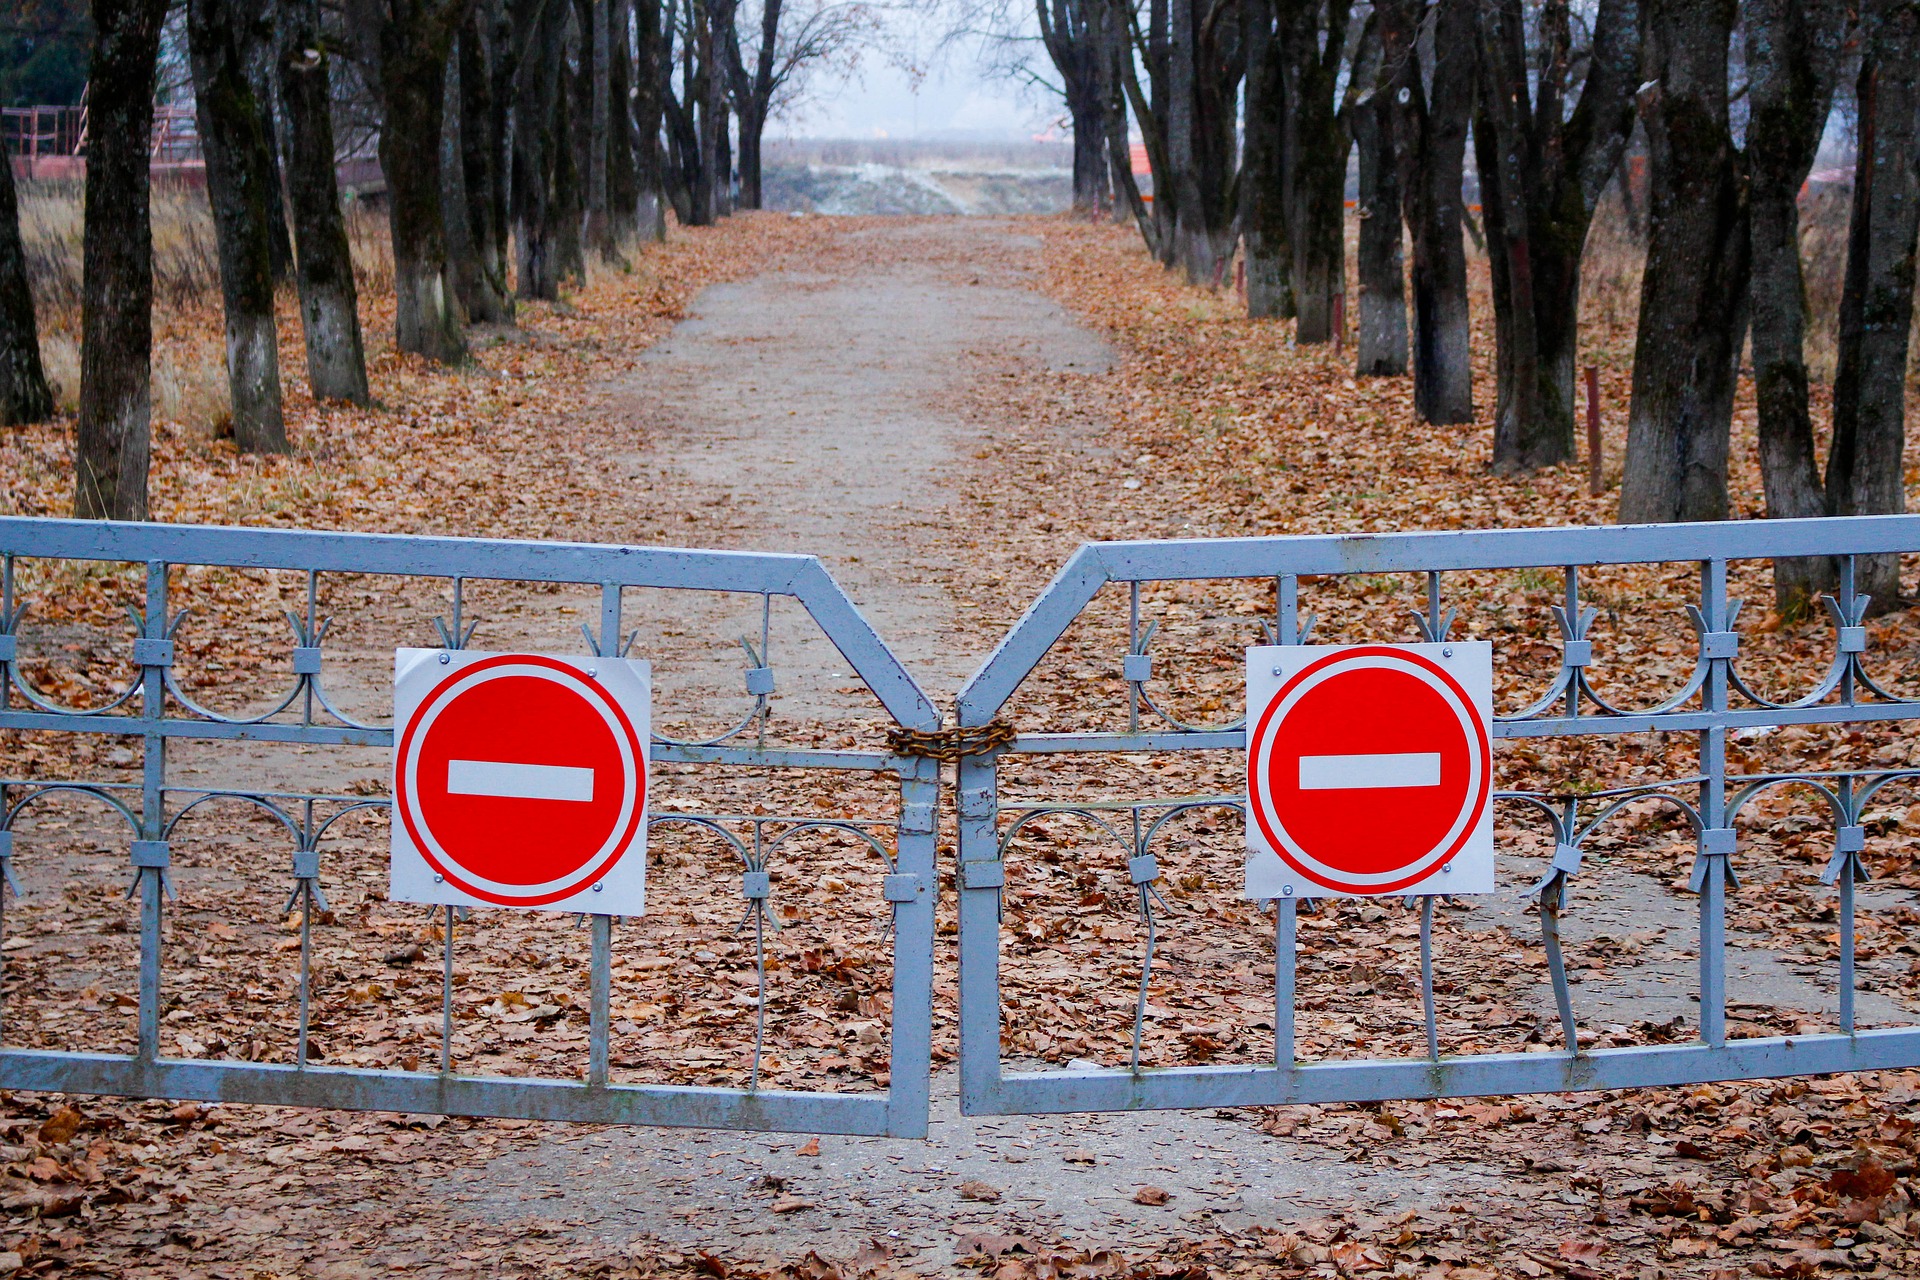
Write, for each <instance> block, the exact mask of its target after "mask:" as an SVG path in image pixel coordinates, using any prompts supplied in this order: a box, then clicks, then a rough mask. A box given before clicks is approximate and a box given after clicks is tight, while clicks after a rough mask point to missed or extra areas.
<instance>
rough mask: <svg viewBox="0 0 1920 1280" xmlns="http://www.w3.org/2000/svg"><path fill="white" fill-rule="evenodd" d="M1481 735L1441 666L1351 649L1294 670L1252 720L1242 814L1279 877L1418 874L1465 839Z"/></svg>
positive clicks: (1476, 791) (1471, 822)
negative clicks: (1276, 864)
mask: <svg viewBox="0 0 1920 1280" xmlns="http://www.w3.org/2000/svg"><path fill="white" fill-rule="evenodd" d="M1492 766H1493V756H1492V749H1491V745H1490V743H1489V740H1488V734H1487V726H1486V723H1485V721H1484V719H1483V718H1482V716H1481V714H1480V712H1479V711H1478V710H1477V709H1476V707H1475V705H1474V701H1473V699H1472V698H1471V697H1469V696H1468V694H1467V692H1466V690H1464V689H1462V688H1461V687H1460V684H1459V682H1458V681H1457V680H1455V679H1454V678H1453V676H1452V675H1450V674H1449V673H1448V672H1447V671H1446V669H1445V668H1444V667H1442V666H1441V665H1440V664H1438V663H1436V662H1434V661H1432V660H1431V659H1429V658H1427V657H1425V656H1423V655H1422V654H1419V653H1416V652H1413V651H1411V650H1407V649H1401V648H1395V647H1392V646H1388V645H1360V646H1355V647H1353V648H1348V649H1342V650H1340V651H1338V652H1335V653H1329V654H1327V655H1326V656H1324V657H1321V658H1318V659H1315V660H1314V661H1312V662H1310V663H1308V664H1307V665H1306V666H1305V667H1304V668H1302V669H1301V670H1300V671H1298V672H1295V673H1294V674H1293V676H1292V677H1291V678H1290V679H1288V680H1287V681H1286V682H1285V683H1283V684H1282V685H1281V687H1280V690H1279V692H1277V693H1276V694H1274V696H1273V698H1272V700H1271V701H1270V702H1268V703H1267V705H1266V706H1265V707H1264V708H1262V709H1261V710H1260V712H1259V716H1258V719H1257V720H1256V721H1255V722H1254V732H1253V737H1252V739H1251V740H1250V742H1249V750H1248V752H1247V796H1248V800H1249V808H1250V809H1251V810H1252V816H1253V820H1254V822H1255V824H1256V825H1257V826H1258V828H1259V831H1260V833H1261V834H1262V835H1263V836H1264V837H1265V838H1266V842H1267V844H1268V846H1269V847H1270V848H1271V849H1272V850H1273V851H1274V853H1276V854H1278V855H1279V857H1280V859H1281V860H1282V861H1283V862H1285V863H1286V864H1287V866H1288V867H1290V868H1292V870H1293V871H1295V872H1296V873H1298V874H1299V875H1301V876H1303V877H1305V878H1306V879H1307V880H1309V881H1311V882H1312V883H1314V884H1317V885H1320V886H1321V887H1323V888H1326V889H1331V890H1333V891H1335V892H1339V893H1356V894H1384V893H1393V892H1395V891H1396V890H1399V889H1404V888H1406V887H1407V886H1408V885H1411V884H1416V883H1418V882H1419V881H1421V880H1424V879H1426V878H1427V877H1428V876H1430V875H1432V874H1433V873H1435V872H1436V871H1438V870H1439V869H1440V868H1441V867H1443V866H1445V865H1446V864H1447V863H1448V862H1450V861H1452V859H1453V857H1454V855H1455V854H1457V853H1459V852H1460V851H1461V849H1462V848H1464V847H1465V846H1466V844H1467V842H1468V841H1469V840H1470V839H1471V838H1472V837H1473V834H1474V831H1475V830H1476V828H1477V827H1478V826H1479V824H1480V819H1481V816H1482V814H1484V813H1485V811H1486V807H1487V800H1488V797H1489V795H1490V793H1491V789H1492V785H1493V767H1492Z"/></svg>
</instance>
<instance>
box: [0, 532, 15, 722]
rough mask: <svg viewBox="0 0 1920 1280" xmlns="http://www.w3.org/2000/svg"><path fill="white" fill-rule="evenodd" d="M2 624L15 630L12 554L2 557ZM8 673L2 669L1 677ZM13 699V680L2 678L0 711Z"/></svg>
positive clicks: (8, 628)
mask: <svg viewBox="0 0 1920 1280" xmlns="http://www.w3.org/2000/svg"><path fill="white" fill-rule="evenodd" d="M0 625H4V626H5V627H6V629H7V630H8V632H12V630H13V556H12V555H11V554H9V555H7V556H6V557H5V558H4V559H0ZM14 660H15V661H16V662H17V661H19V655H18V654H15V656H14ZM6 674H7V673H6V672H5V671H0V677H4V676H5V675H6ZM12 699H13V681H12V680H10V679H5V678H0V711H5V710H6V709H7V708H8V707H9V706H11V705H12Z"/></svg>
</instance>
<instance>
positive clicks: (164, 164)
mask: <svg viewBox="0 0 1920 1280" xmlns="http://www.w3.org/2000/svg"><path fill="white" fill-rule="evenodd" d="M0 146H4V147H5V150H6V154H7V155H8V157H9V158H10V159H11V160H12V163H13V176H14V177H15V178H19V179H47V180H54V179H61V178H67V179H73V180H75V181H79V180H83V179H85V177H86V176H87V108H86V106H85V104H82V105H80V106H77V107H5V108H0ZM151 156H152V158H151V160H150V162H149V163H150V165H151V169H152V173H153V176H154V177H155V178H172V179H175V180H177V181H183V182H188V183H194V184H197V183H201V182H204V181H206V174H207V167H206V161H205V160H204V159H203V158H202V157H201V155H200V133H199V129H198V127H197V125H196V123H195V120H194V115H193V108H192V107H177V106H156V107H155V108H154V109H153V144H152V152H151Z"/></svg>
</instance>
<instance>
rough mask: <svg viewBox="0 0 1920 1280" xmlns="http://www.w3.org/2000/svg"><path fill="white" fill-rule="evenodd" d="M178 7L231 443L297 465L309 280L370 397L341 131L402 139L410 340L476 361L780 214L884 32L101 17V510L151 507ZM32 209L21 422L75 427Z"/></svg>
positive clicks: (21, 307)
mask: <svg viewBox="0 0 1920 1280" xmlns="http://www.w3.org/2000/svg"><path fill="white" fill-rule="evenodd" d="M170 12H171V20H172V21H173V22H174V24H175V26H176V27H178V28H181V29H183V32H184V45H185V51H186V60H187V62H188V63H189V68H188V70H189V71H190V79H191V84H192V87H193V94H194V101H195V112H196V117H197V124H198V130H199V134H200V140H201V149H202V153H203V155H204V157H205V161H206V181H207V193H208V197H209V201H210V204H211V206H212V210H213V216H214V225H215V232H216V242H217V245H218V252H219V260H220V278H221V286H222V289H221V293H222V302H223V309H224V314H225V324H226V338H227V344H226V346H227V374H228V388H229V391H230V395H231V402H232V420H233V434H234V439H235V441H236V442H237V444H238V445H239V447H240V448H242V449H244V450H250V451H258V452H280V451H284V450H286V449H287V447H288V440H287V433H286V427H285V423H284V418H283V414H282V408H281V391H280V370H279V355H278V352H279V345H278V334H277V329H276V322H275V316H274V295H275V288H276V285H278V284H280V283H282V282H283V281H284V280H285V279H286V278H287V277H288V275H291V277H292V279H293V282H294V284H295V285H296V287H297V289H298V294H299V302H300V308H299V311H300V320H301V324H302V328H303V332H304V337H305V349H306V359H307V373H308V380H309V383H310V385H311V386H312V389H313V392H314V394H315V395H316V396H318V397H320V398H323V399H331V400H340V401H347V402H351V403H355V404H365V403H366V402H367V399H368V385H367V373H366V357H365V353H364V344H363V341H362V335H361V330H360V320H359V306H358V299H357V297H356V289H355V281H354V272H353V260H352V255H351V252H350V247H349V243H348V237H347V228H346V223H345V220H344V218H343V216H342V211H341V193H340V190H339V188H338V184H337V179H336V172H337V170H336V164H337V161H338V159H339V153H340V148H339V147H337V146H336V138H335V122H336V119H341V120H368V121H370V122H371V124H372V126H373V128H374V129H375V130H376V131H377V138H378V143H377V145H378V154H379V159H380V165H381V169H382V171H383V174H384V177H385V181H386V202H387V209H388V222H389V230H390V233H391V240H392V246H393V263H394V283H395V292H396V299H395V332H394V340H395V345H396V346H397V347H398V349H399V350H401V351H405V352H412V353H416V354H419V355H422V356H425V357H427V358H429V359H432V360H437V361H442V362H446V363H459V362H461V361H463V360H465V359H466V356H467V345H466V337H465V326H466V325H467V324H469V323H473V322H494V323H511V322H512V320H513V317H514V308H515V303H516V300H517V299H555V298H558V297H559V293H560V289H561V287H562V285H563V284H564V283H565V282H566V281H568V280H569V279H573V278H577V277H579V276H581V275H582V274H583V273H584V271H585V268H586V263H587V260H588V257H589V256H592V257H596V258H598V259H601V260H603V261H606V262H609V263H619V262H621V261H623V259H624V255H625V254H626V253H627V252H629V251H630V248H631V246H633V245H634V244H636V243H639V242H642V241H647V240H658V239H660V238H662V237H663V236H664V235H665V232H666V210H667V208H668V207H669V206H671V207H672V209H673V210H674V213H675V215H676V216H677V217H678V219H679V221H680V222H681V223H682V224H686V225H696V226H697V225H702V224H706V223H711V222H712V221H713V220H714V219H715V218H717V217H720V216H722V215H724V214H725V213H726V212H728V211H729V210H730V209H732V208H733V207H735V206H736V205H741V206H745V207H750V208H753V207H758V205H759V203H760V141H761V135H762V133H763V131H764V129H765V127H766V124H767V121H768V119H769V117H770V116H771V115H772V114H773V112H774V111H775V110H776V109H777V108H778V107H779V106H780V105H781V104H782V102H783V99H784V96H785V95H786V94H788V93H790V92H792V91H793V90H794V88H795V87H796V85H797V84H798V83H799V78H800V77H801V76H802V74H803V73H804V72H806V71H807V70H808V69H809V68H812V67H814V66H817V65H819V64H822V63H827V62H831V61H832V60H835V59H839V58H844V57H847V56H849V55H850V53H851V52H852V51H853V50H854V49H855V48H856V47H857V46H858V44H859V43H860V41H861V40H862V39H863V38H864V36H865V35H866V34H867V32H868V31H869V30H870V29H871V28H872V26H873V24H874V17H873V11H872V10H871V9H869V8H868V7H867V6H866V5H864V4H862V3H858V2H857V0H856V2H852V3H847V2H839V0H800V4H799V5H797V6H796V5H795V4H794V3H793V0H760V3H759V7H758V9H757V11H754V12H743V11H742V6H741V4H740V2H739V0H338V2H337V3H335V0H328V3H327V4H325V5H323V4H322V2H321V0H269V2H267V3H262V2H261V0H184V3H182V0H95V3H94V5H93V10H92V18H93V44H92V51H91V65H90V72H89V86H88V96H87V137H88V141H87V150H86V158H87V178H86V210H85V231H84V249H83V254H84V259H85V260H84V264H83V271H82V274H83V285H82V294H83V297H82V317H81V328H82V336H81V373H80V405H79V423H78V433H77V435H78V439H77V447H76V451H75V464H76V485H75V498H74V510H75V513H76V514H78V515H80V516H83V517H102V518H111V519H143V518H145V516H146V513H147V460H148V452H149V430H150V403H149V378H150V372H151V352H152V323H151V311H152V302H153V295H152V233H151V227H150V225H149V221H148V190H149V175H148V138H149V134H150V132H151V129H152V123H153V114H154V101H155V91H156V80H157V77H158V76H159V74H160V72H161V70H162V69H163V65H164V64H165V62H166V60H167V58H168V50H169V49H170V47H171V46H170V43H169V40H168V39H167V35H168V32H169V30H170V28H169V26H168V24H169V21H170ZM181 19H184V22H181ZM736 142H737V147H738V154H737V155H736V154H735V153H734V148H735V145H736ZM736 174H737V175H738V176H737V181H736V179H735V177H734V175H736ZM15 203H16V196H15V191H14V186H13V178H12V173H11V170H10V169H9V168H7V167H6V166H5V165H4V164H0V423H8V422H23V421H34V420H38V419H41V418H44V417H46V416H48V415H49V414H50V413H51V412H52V410H53V401H52V397H51V396H50V395H49V394H48V388H47V383H46V378H45V376H44V373H43V371H42V369H41V366H40V356H39V347H38V338H37V330H36V323H35V317H34V310H33V298H32V294H31V292H30V288H29V282H28V279H27V274H26V269H25V261H24V255H23V253H22V250H21V242H20V234H19V224H18V216H17V212H16V208H15ZM289 221H291V224H292V233H291V235H289V233H288V223H289Z"/></svg>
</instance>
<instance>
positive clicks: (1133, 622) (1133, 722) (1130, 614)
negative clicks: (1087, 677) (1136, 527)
mask: <svg viewBox="0 0 1920 1280" xmlns="http://www.w3.org/2000/svg"><path fill="white" fill-rule="evenodd" d="M1139 643H1140V584H1139V583H1137V582H1129V583H1128V584H1127V652H1128V653H1132V652H1133V646H1135V645H1136V644H1139ZM1139 727H1140V686H1139V685H1137V684H1135V683H1133V681H1131V680H1129V681H1127V731H1128V732H1129V733H1131V732H1133V731H1134V730H1135V729H1138V728H1139Z"/></svg>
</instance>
